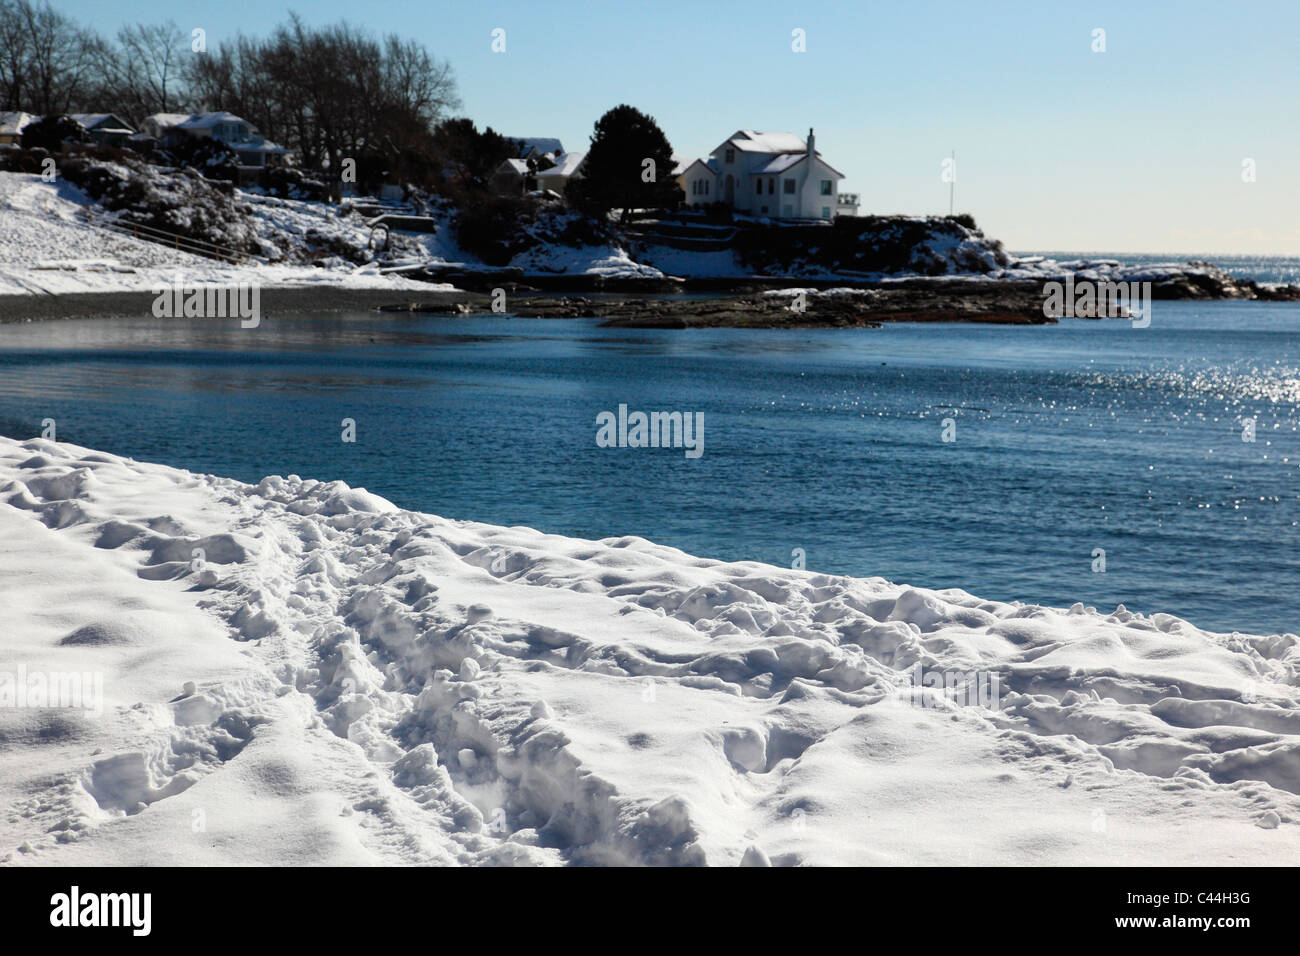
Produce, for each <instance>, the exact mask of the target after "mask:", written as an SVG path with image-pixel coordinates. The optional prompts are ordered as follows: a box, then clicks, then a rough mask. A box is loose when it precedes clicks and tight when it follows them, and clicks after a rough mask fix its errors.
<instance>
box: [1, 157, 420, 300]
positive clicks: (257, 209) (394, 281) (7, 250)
mask: <svg viewBox="0 0 1300 956" xmlns="http://www.w3.org/2000/svg"><path fill="white" fill-rule="evenodd" d="M248 198H249V199H250V200H251V201H252V209H253V223H254V227H255V229H256V233H257V235H258V236H259V237H260V239H261V241H262V242H263V243H265V248H264V251H266V252H268V253H271V254H275V255H277V256H278V257H279V258H283V259H286V260H287V261H285V262H284V263H278V262H277V263H271V264H264V263H256V264H246V265H230V264H226V263H222V262H219V261H216V260H213V259H207V258H202V257H199V256H195V255H190V254H189V253H186V252H182V251H178V250H176V249H171V248H168V247H167V246H165V245H160V244H158V243H154V242H145V241H143V240H140V239H135V238H132V237H131V236H129V235H122V234H120V233H117V232H112V231H109V230H107V229H104V228H100V227H97V226H95V225H93V224H92V223H91V222H90V221H88V219H87V213H88V212H89V213H91V214H93V215H94V216H95V217H96V218H100V217H103V218H105V219H110V220H111V218H112V217H111V216H105V214H104V211H103V210H102V209H101V208H100V207H98V206H97V205H96V204H95V203H94V202H92V200H91V199H90V198H89V197H88V196H86V194H85V193H83V192H82V191H81V190H80V189H78V188H77V187H76V186H74V185H72V184H71V183H69V182H67V181H66V180H59V181H58V182H57V183H47V182H45V181H43V180H42V179H41V177H40V176H37V175H33V174H29V173H10V172H0V222H2V223H3V227H2V228H0V295H10V294H15V293H62V292H121V291H148V290H149V289H150V288H152V287H153V286H155V285H158V284H170V283H172V281H173V280H174V278H175V276H176V275H177V273H178V272H179V273H180V274H181V275H182V277H183V281H184V282H187V283H194V284H200V283H204V284H206V283H211V284H232V283H238V282H260V283H261V284H262V285H264V286H295V285H303V284H313V285H315V284H333V285H337V286H338V287H339V288H349V289H357V288H380V289H387V288H393V289H397V288H415V289H419V290H422V291H429V290H431V289H433V288H437V287H436V286H430V285H429V283H426V282H412V281H410V280H406V279H401V278H398V277H395V276H389V275H381V274H380V273H379V271H378V269H377V268H376V266H374V265H362V266H357V265H354V264H352V263H350V262H346V261H343V260H341V259H336V260H331V261H330V262H329V263H328V266H329V267H327V268H320V267H315V266H309V265H306V264H305V263H304V262H303V260H302V258H301V257H300V256H294V255H289V254H287V251H286V250H288V249H290V248H291V247H292V246H293V245H294V243H295V242H296V241H301V240H302V239H303V238H304V237H305V236H306V234H307V233H309V232H314V233H317V234H322V235H324V236H326V237H327V238H328V237H339V238H341V239H346V240H347V241H356V242H359V243H360V244H361V245H362V246H364V244H365V241H366V239H365V235H364V229H363V227H362V226H361V225H360V224H359V221H357V220H352V221H351V222H347V223H344V222H340V221H339V220H338V219H337V217H333V218H331V217H330V216H327V215H326V214H325V213H324V212H323V211H322V210H321V208H320V206H321V204H319V203H307V202H295V201H292V200H273V199H261V198H257V199H254V197H248Z"/></svg>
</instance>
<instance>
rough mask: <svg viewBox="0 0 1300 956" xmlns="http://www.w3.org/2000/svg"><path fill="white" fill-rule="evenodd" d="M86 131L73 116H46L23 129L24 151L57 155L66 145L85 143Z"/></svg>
mask: <svg viewBox="0 0 1300 956" xmlns="http://www.w3.org/2000/svg"><path fill="white" fill-rule="evenodd" d="M85 141H86V131H85V130H84V129H82V128H81V124H80V123H78V122H77V121H76V120H74V119H73V118H72V117H71V116H46V117H44V118H43V119H39V120H37V121H36V122H35V123H30V124H28V126H26V127H25V128H24V129H23V140H22V142H23V149H48V150H49V151H50V152H52V153H57V152H58V151H59V150H60V149H62V148H63V144H64V143H84V142H85Z"/></svg>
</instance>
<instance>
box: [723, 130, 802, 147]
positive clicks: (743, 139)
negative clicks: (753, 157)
mask: <svg viewBox="0 0 1300 956" xmlns="http://www.w3.org/2000/svg"><path fill="white" fill-rule="evenodd" d="M726 143H730V144H731V145H733V146H735V147H736V148H737V149H740V150H743V151H745V152H747V153H802V152H804V151H805V150H806V149H807V148H808V144H807V143H805V142H804V141H803V140H802V139H800V138H799V137H798V136H796V135H795V134H794V133H764V132H761V131H759V130H756V129H742V130H737V131H736V132H735V133H733V134H732V135H731V136H729V137H728V138H727V140H726ZM726 143H724V144H723V145H726Z"/></svg>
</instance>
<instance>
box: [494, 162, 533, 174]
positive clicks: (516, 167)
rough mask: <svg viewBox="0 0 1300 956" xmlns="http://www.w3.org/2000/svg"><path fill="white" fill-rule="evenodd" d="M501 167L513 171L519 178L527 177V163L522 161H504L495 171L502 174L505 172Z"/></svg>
mask: <svg viewBox="0 0 1300 956" xmlns="http://www.w3.org/2000/svg"><path fill="white" fill-rule="evenodd" d="M502 167H507V168H509V169H511V170H513V171H514V172H516V173H518V174H519V175H520V176H527V175H528V163H527V161H525V160H522V159H513V158H512V159H507V160H504V161H503V162H502V163H501V165H500V166H498V167H497V169H498V170H499V171H501V172H504V171H505V170H504V169H503V168H502Z"/></svg>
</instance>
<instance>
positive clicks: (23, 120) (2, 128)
mask: <svg viewBox="0 0 1300 956" xmlns="http://www.w3.org/2000/svg"><path fill="white" fill-rule="evenodd" d="M39 119H40V117H39V116H33V115H32V114H31V113H23V112H21V111H20V112H17V113H0V135H9V136H13V135H14V134H16V133H21V132H22V131H23V127H25V126H30V125H31V124H32V123H35V122H36V121H37V120H39Z"/></svg>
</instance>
